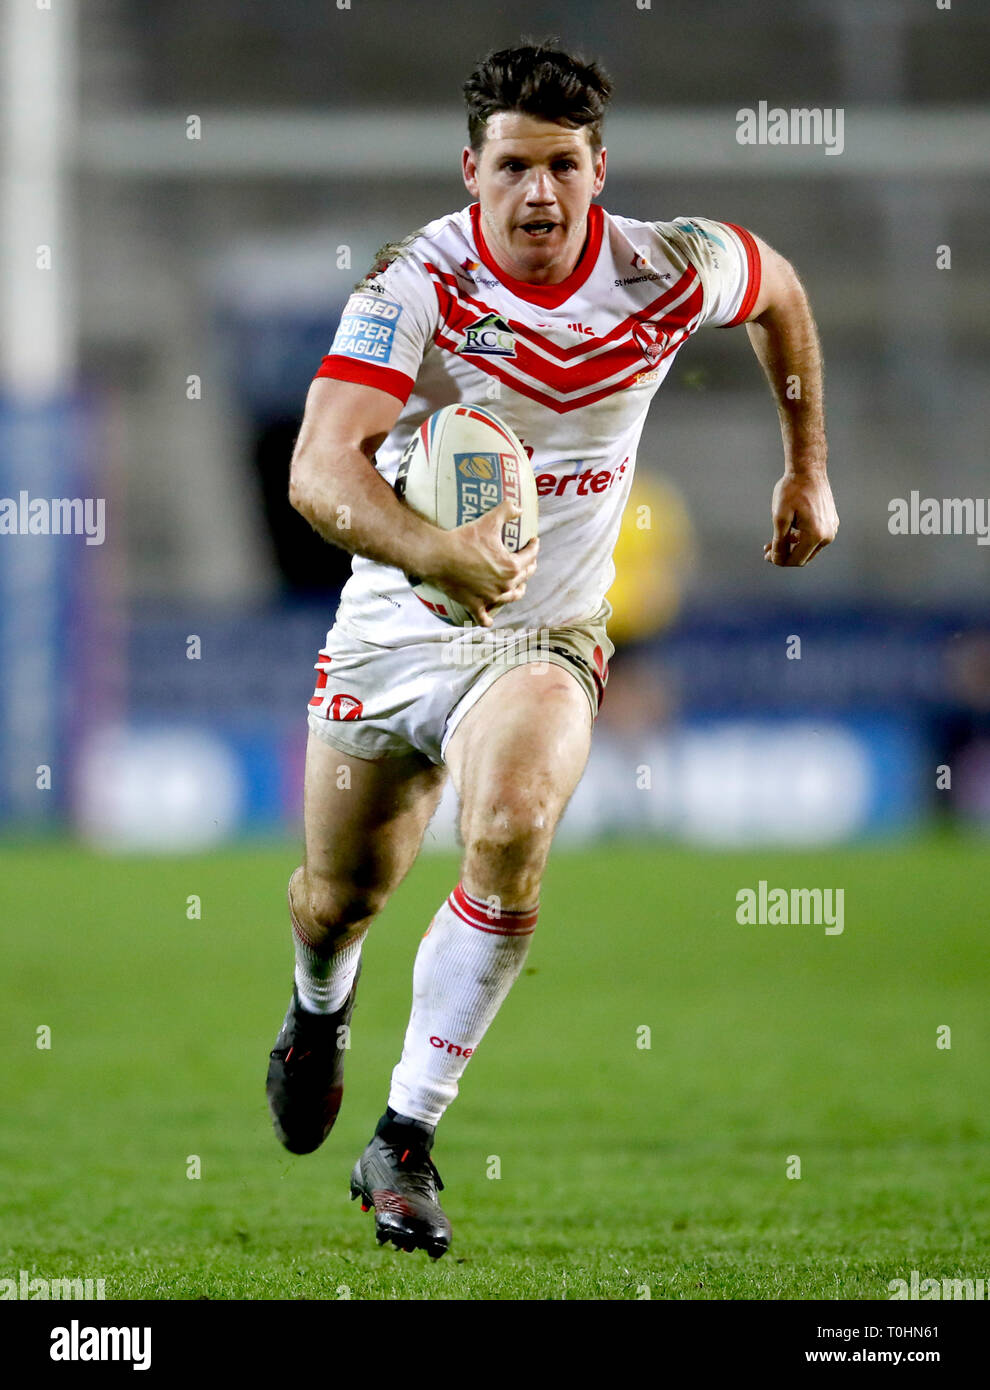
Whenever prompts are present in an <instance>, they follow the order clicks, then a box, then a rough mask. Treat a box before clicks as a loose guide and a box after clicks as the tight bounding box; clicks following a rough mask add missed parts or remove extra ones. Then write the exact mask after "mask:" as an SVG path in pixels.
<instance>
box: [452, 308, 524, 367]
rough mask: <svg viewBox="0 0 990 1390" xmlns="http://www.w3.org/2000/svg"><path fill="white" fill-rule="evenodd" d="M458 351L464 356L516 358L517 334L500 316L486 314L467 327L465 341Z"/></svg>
mask: <svg viewBox="0 0 990 1390" xmlns="http://www.w3.org/2000/svg"><path fill="white" fill-rule="evenodd" d="M456 350H457V351H458V352H459V353H461V354H462V355H464V356H467V355H468V354H469V353H474V354H477V355H478V356H480V357H515V355H516V339H515V334H514V333H513V332H512V329H511V328H510V327H509V325H508V324H507V323H506V321H505V319H503V318H502V317H501V316H500V315H499V314H486V315H485V316H484V318H481V319H475V321H474V323H469V324H466V325H465V328H464V341H463V342H462V343H461V345H460V347H459V348H457V349H456Z"/></svg>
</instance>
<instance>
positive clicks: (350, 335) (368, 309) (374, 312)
mask: <svg viewBox="0 0 990 1390" xmlns="http://www.w3.org/2000/svg"><path fill="white" fill-rule="evenodd" d="M401 313H402V305H401V304H396V303H395V301H394V300H391V299H379V298H377V297H376V296H375V295H370V294H352V295H351V297H350V299H349V300H348V301H347V306H346V308H345V309H344V313H343V316H342V318H341V320H340V324H339V325H338V328H337V332H336V335H335V336H334V340H333V343H332V344H331V347H330V352H331V354H333V353H336V354H338V355H339V356H341V357H358V358H361V359H362V360H364V361H367V362H378V363H385V362H387V361H388V360H389V358H390V357H391V355H392V343H393V341H394V339H395V326H396V324H397V323H398V321H399V316H400V315H401Z"/></svg>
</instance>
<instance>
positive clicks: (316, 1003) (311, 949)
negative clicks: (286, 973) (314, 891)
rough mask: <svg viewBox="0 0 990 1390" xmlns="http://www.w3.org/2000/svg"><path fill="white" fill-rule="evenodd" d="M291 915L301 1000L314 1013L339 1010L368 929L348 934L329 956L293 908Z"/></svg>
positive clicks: (349, 990) (297, 985)
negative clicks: (357, 933) (303, 928)
mask: <svg viewBox="0 0 990 1390" xmlns="http://www.w3.org/2000/svg"><path fill="white" fill-rule="evenodd" d="M289 915H290V916H291V918H292V940H293V943H294V945H295V948H296V974H295V979H296V990H297V991H298V994H299V1002H300V1004H302V1006H303V1008H304V1009H306V1011H307V1012H308V1013H311V1014H333V1013H336V1012H337V1010H338V1009H339V1008H340V1007H341V1005H342V1004H343V1002H344V1000H345V999H346V998H347V996H348V994H350V992H351V985H353V983H354V976H355V975H356V974H357V968H358V963H359V961H360V959H361V947H362V945H363V944H364V938H365V937H366V936H367V934H368V929H367V927H365V929H364V931H362V932H361V933H360V934H359V935H356V936H354V935H352V936H348V937H345V938H344V941H343V943H342V944H341V945H340V946H339V947H338V949H337V950H335V951H333V952H332V953H331V954H330V955H327V954H326V953H325V952H323V951H320V950H318V949H317V948H316V947H315V946H314V945H313V944H312V942H311V941H309V940H308V938H307V937H306V935H305V933H304V932H303V930H302V928H301V927H300V925H299V920H298V918H297V917H296V914H295V913H294V912H293V911H292V908H291V907H290V908H289Z"/></svg>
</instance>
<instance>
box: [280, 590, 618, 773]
mask: <svg viewBox="0 0 990 1390" xmlns="http://www.w3.org/2000/svg"><path fill="white" fill-rule="evenodd" d="M611 611H612V610H611V608H610V606H609V604H608V603H604V604H603V605H602V608H601V609H600V610H599V612H598V613H597V614H596V615H595V617H594V618H593V619H591V620H590V621H588V622H587V623H574V624H569V625H568V626H566V627H554V628H544V629H541V630H540V631H534V632H532V633H525V634H516V633H514V631H513V630H511V629H502V630H499V629H497V628H496V629H493V628H481V627H476V628H468V629H460V628H457V629H452V631H451V635H450V637H449V639H447V638H446V637H445V638H444V639H441V640H432V641H429V642H409V643H406V644H404V645H403V646H400V647H378V646H375V645H374V643H372V642H366V641H363V640H362V639H361V638H358V637H355V636H353V635H352V634H351V633H350V632H348V631H346V630H345V629H343V628H341V626H340V624H335V626H334V627H332V628H331V629H330V631H329V632H328V633H327V640H326V644H325V646H324V647H323V650H322V651H321V652H320V655H319V659H318V661H317V663H316V670H317V671H318V672H319V676H318V678H317V682H316V689H315V690H314V692H313V698H312V699H311V700H310V702H309V716H308V718H309V727H310V729H311V730H312V731H313V733H314V734H316V735H317V736H318V737H319V738H322V739H324V740H325V741H326V742H327V743H329V744H332V745H333V747H334V748H339V749H340V750H341V751H342V752H344V753H350V754H351V755H353V756H354V757H357V758H370V759H372V760H377V759H378V758H388V757H396V756H398V755H399V754H402V753H409V752H410V751H412V750H413V749H415V750H417V751H418V752H420V753H423V754H425V756H426V757H427V758H429V760H430V761H431V762H432V763H436V764H438V765H442V764H443V762H444V757H445V754H446V751H447V744H448V742H449V741H450V738H451V736H452V735H453V733H454V730H455V729H456V728H457V726H458V724H459V723H460V722H461V720H462V719H463V718H464V716H465V715H466V714H467V712H468V710H469V709H471V708H472V706H473V705H474V704H476V703H477V701H478V700H480V698H481V696H482V695H484V693H485V691H486V690H488V689H489V688H490V687H491V686H492V685H493V684H494V683H495V681H497V680H498V678H499V676H502V675H504V674H505V672H506V671H508V670H511V669H512V668H513V667H515V666H522V665H530V664H532V665H533V678H534V680H538V679H539V677H540V674H541V673H543V674H545V673H546V670H547V667H548V666H559V667H561V668H562V669H563V670H565V671H570V672H571V674H572V675H573V676H574V677H575V679H576V680H577V681H578V683H579V684H580V685H581V688H582V689H583V690H584V692H585V694H586V695H587V697H588V703H589V705H590V706H591V715H592V719H594V718H595V717H596V716H597V714H598V710H599V708H600V707H601V702H602V698H603V696H604V693H605V683H606V681H607V680H608V663H609V660H610V659H611V656H612V653H613V651H614V650H615V649H614V647H613V646H612V643H611V642H610V641H609V638H608V634H607V632H606V628H605V625H606V622H607V620H608V617H609V615H610V614H611Z"/></svg>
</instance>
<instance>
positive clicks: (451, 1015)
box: [388, 884, 539, 1125]
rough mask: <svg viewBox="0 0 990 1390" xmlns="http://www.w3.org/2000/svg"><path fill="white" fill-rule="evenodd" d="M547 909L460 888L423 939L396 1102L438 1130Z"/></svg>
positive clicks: (392, 1096)
mask: <svg viewBox="0 0 990 1390" xmlns="http://www.w3.org/2000/svg"><path fill="white" fill-rule="evenodd" d="M538 911H539V904H537V906H536V907H535V908H532V909H531V910H529V911H526V912H506V911H500V910H499V909H497V908H495V907H489V906H488V904H487V903H485V902H484V901H483V900H481V899H480V898H473V897H471V895H470V894H469V893H467V892H465V890H464V888H463V886H462V885H461V884H458V885H457V887H456V888H455V889H454V891H453V893H451V895H450V897H449V898H448V899H447V901H446V902H445V903H444V905H443V907H441V909H440V911H439V912H438V913H437V915H436V916H435V917H434V919H433V921H432V922H431V923H430V926H429V927H428V929H427V931H426V935H425V936H424V937H423V940H422V941H421V942H420V946H419V951H418V952H417V954H416V965H415V968H414V969H413V1005H412V1013H411V1015H410V1018H409V1027H408V1028H407V1030H406V1040H405V1043H404V1045H403V1048H402V1057H401V1059H400V1061H399V1063H398V1065H397V1066H396V1068H395V1070H394V1071H393V1072H392V1089H391V1091H390V1092H389V1097H388V1103H389V1105H390V1106H391V1108H392V1109H393V1110H396V1111H398V1113H399V1114H400V1115H408V1116H410V1118H412V1119H415V1120H423V1121H424V1122H425V1123H427V1124H431V1125H435V1124H437V1122H438V1121H439V1119H440V1117H441V1115H442V1114H443V1112H444V1110H446V1108H447V1106H448V1105H449V1104H450V1102H451V1101H452V1100H453V1099H454V1097H455V1096H456V1095H457V1083H458V1081H459V1080H460V1077H461V1075H462V1074H463V1072H464V1068H465V1067H466V1066H467V1064H468V1061H469V1060H470V1058H471V1056H472V1055H473V1053H474V1051H475V1049H476V1048H477V1046H478V1044H479V1043H480V1042H481V1039H482V1038H483V1037H484V1036H485V1033H486V1031H487V1029H488V1026H489V1024H490V1023H491V1021H492V1019H493V1018H494V1017H495V1015H496V1014H497V1013H498V1011H499V1008H500V1006H501V1004H502V1000H503V999H504V998H505V996H506V995H507V994H508V992H509V990H510V989H511V988H512V985H513V982H514V981H515V979H516V977H517V975H518V974H519V972H520V970H521V969H522V966H523V961H524V960H525V959H526V953H527V951H528V950H529V943H530V938H531V937H532V935H533V932H534V931H535V929H536V917H537V913H538Z"/></svg>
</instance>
